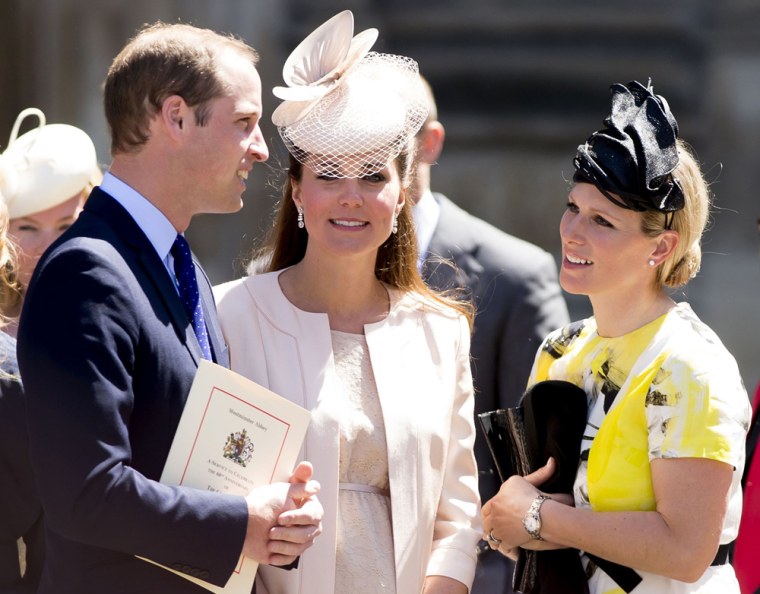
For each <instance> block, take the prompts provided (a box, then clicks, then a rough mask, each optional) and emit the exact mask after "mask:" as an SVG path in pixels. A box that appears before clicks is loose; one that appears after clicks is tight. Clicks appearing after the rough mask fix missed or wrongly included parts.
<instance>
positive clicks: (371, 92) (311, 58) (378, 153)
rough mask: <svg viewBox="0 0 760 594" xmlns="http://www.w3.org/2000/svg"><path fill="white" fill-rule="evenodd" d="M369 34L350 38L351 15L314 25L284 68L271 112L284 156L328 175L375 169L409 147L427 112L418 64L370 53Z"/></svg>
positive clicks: (358, 173) (366, 172) (374, 32)
mask: <svg viewBox="0 0 760 594" xmlns="http://www.w3.org/2000/svg"><path fill="white" fill-rule="evenodd" d="M377 35H378V32H377V30H376V29H367V30H366V31H362V32H361V33H359V34H358V35H356V36H354V17H353V14H352V13H351V11H350V10H344V11H343V12H341V13H338V14H337V15H335V16H334V17H333V18H331V19H330V20H328V21H327V22H325V23H323V24H322V25H320V26H319V27H318V28H317V29H315V30H314V31H313V32H312V33H311V34H309V35H308V36H307V37H306V39H304V40H303V41H302V42H301V43H300V44H299V45H298V47H296V49H295V50H293V52H292V53H291V54H290V57H288V59H287V61H286V62H285V66H284V68H283V78H284V79H285V83H286V84H287V85H288V86H286V87H275V88H274V89H273V93H274V94H275V96H277V97H279V98H280V99H284V101H283V103H281V104H280V105H279V106H278V107H277V109H275V110H274V112H273V113H272V122H273V123H274V124H275V125H276V126H277V128H278V131H279V132H280V136H281V137H282V139H283V141H284V142H285V145H286V146H287V148H288V151H290V153H291V154H292V155H293V156H294V157H295V158H296V159H298V161H300V162H301V163H303V164H305V165H308V166H309V167H311V168H312V169H314V170H315V171H318V172H320V173H326V174H329V175H331V176H333V177H349V178H354V177H363V176H366V175H371V174H373V173H377V172H378V171H380V170H382V169H383V168H384V167H385V166H386V165H387V163H388V161H389V160H390V159H392V158H395V157H397V156H398V155H399V153H401V151H402V150H404V149H405V148H407V147H409V143H410V142H411V140H412V138H413V137H414V135H415V134H416V133H417V131H418V130H419V129H420V127H421V126H422V124H423V123H424V121H425V118H426V117H427V113H428V102H427V98H426V95H425V90H424V87H423V86H422V82H421V81H420V76H419V69H418V67H417V63H416V62H415V61H414V60H412V59H411V58H407V57H405V56H396V55H391V54H381V53H377V52H370V51H369V50H370V48H371V47H372V45H373V44H374V42H375V40H376V39H377Z"/></svg>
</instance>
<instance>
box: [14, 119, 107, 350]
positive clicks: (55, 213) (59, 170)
mask: <svg viewBox="0 0 760 594" xmlns="http://www.w3.org/2000/svg"><path fill="white" fill-rule="evenodd" d="M28 117H36V118H37V120H38V126H37V128H35V129H33V130H31V131H29V132H27V133H26V134H23V135H21V136H18V133H19V131H20V129H21V125H22V123H23V122H24V120H25V119H26V118H28ZM0 162H2V165H1V166H2V167H3V169H4V171H5V173H4V175H3V180H2V187H0V192H2V194H3V195H4V196H5V201H6V204H7V207H8V215H9V216H10V226H9V231H8V235H9V237H10V239H11V240H12V241H13V242H14V244H15V245H16V248H17V253H18V255H17V257H18V276H17V282H16V284H15V285H14V286H13V287H10V289H11V291H10V293H9V296H8V300H7V302H6V303H5V304H3V310H2V313H3V315H4V316H5V317H6V318H7V320H8V324H7V326H6V327H5V331H6V332H7V333H8V334H10V335H11V336H14V337H15V336H16V332H17V330H18V316H19V314H20V313H21V307H22V305H23V301H24V294H25V292H26V288H27V286H28V285H29V279H31V277H32V272H34V267H35V266H36V265H37V261H38V260H39V259H40V256H41V255H42V254H43V252H44V251H45V250H46V249H47V248H48V247H49V246H50V244H52V243H53V241H55V240H56V239H58V237H59V236H60V235H61V233H63V232H64V231H65V230H66V229H68V228H69V227H70V226H71V224H72V223H73V222H74V220H75V219H76V218H77V216H79V213H80V211H81V210H82V206H83V204H84V201H85V199H86V198H87V196H89V194H90V192H91V191H92V189H93V188H94V187H95V186H96V185H98V184H99V183H100V181H101V180H102V178H103V174H102V172H101V170H100V167H99V166H98V161H97V157H96V154H95V145H93V143H92V140H90V137H89V136H88V135H87V133H86V132H84V131H83V130H80V129H79V128H76V127H74V126H70V125H68V124H46V119H45V114H44V113H43V112H42V111H41V110H39V109H37V108H35V107H30V108H27V109H25V110H23V111H22V112H21V113H20V114H19V115H18V117H17V118H16V122H15V123H14V125H13V129H12V131H11V136H10V140H9V141H8V146H7V148H6V150H5V152H4V153H3V154H2V155H0Z"/></svg>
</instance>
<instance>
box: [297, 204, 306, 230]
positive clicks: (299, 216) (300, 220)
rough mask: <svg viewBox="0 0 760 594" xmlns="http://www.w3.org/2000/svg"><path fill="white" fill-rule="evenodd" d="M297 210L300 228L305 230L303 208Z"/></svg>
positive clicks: (298, 207)
mask: <svg viewBox="0 0 760 594" xmlns="http://www.w3.org/2000/svg"><path fill="white" fill-rule="evenodd" d="M296 209H297V210H298V228H299V229H303V228H304V222H303V208H301V207H300V206H296Z"/></svg>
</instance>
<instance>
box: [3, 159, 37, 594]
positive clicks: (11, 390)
mask: <svg viewBox="0 0 760 594" xmlns="http://www.w3.org/2000/svg"><path fill="white" fill-rule="evenodd" d="M2 180H3V172H2V170H0V182H2ZM7 233H8V209H7V208H6V206H5V201H4V200H3V199H2V195H0V306H1V307H3V308H5V307H6V306H7V304H8V303H9V302H12V301H13V300H14V299H15V297H16V294H17V293H16V287H17V277H16V272H17V270H16V258H15V253H14V250H13V245H12V244H11V243H10V241H8V235H7ZM3 311H5V309H3ZM6 325H7V320H6V319H5V318H4V317H2V316H0V594H33V593H34V592H36V591H37V585H38V583H39V580H40V575H41V572H42V563H43V560H44V550H45V542H44V523H43V517H42V506H41V504H40V499H39V496H38V494H37V488H36V486H35V484H34V477H33V474H32V465H31V461H30V459H29V438H28V435H27V431H26V406H25V403H24V393H23V389H22V386H21V380H20V377H19V372H18V364H17V362H16V340H15V339H14V338H13V337H11V336H10V335H8V334H7V333H6V332H5V327H6Z"/></svg>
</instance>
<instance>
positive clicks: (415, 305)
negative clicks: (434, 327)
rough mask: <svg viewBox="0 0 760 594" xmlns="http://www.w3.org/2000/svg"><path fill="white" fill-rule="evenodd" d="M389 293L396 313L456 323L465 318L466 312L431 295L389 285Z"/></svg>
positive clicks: (392, 307)
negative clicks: (463, 312)
mask: <svg viewBox="0 0 760 594" xmlns="http://www.w3.org/2000/svg"><path fill="white" fill-rule="evenodd" d="M388 293H389V295H390V299H391V312H392V313H393V314H395V315H414V316H419V317H422V318H426V319H429V320H440V321H441V322H442V323H451V324H454V325H458V323H459V321H460V320H463V319H465V316H464V314H462V313H461V312H459V311H457V310H456V309H455V308H453V307H451V306H450V305H447V304H446V303H445V302H444V301H438V300H436V299H433V297H431V296H429V295H424V294H422V293H419V292H417V291H402V290H400V289H394V288H392V287H388Z"/></svg>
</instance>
